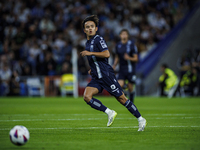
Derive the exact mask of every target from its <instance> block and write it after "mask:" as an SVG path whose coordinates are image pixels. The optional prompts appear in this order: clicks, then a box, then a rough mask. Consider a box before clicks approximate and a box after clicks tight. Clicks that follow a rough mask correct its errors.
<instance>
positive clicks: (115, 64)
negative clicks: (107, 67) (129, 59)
mask: <svg viewBox="0 0 200 150" xmlns="http://www.w3.org/2000/svg"><path fill="white" fill-rule="evenodd" d="M118 63H119V56H118V55H117V54H116V55H115V60H114V64H113V66H112V67H113V69H114V70H115V68H116V66H117V64H118Z"/></svg>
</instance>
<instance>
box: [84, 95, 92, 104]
mask: <svg viewBox="0 0 200 150" xmlns="http://www.w3.org/2000/svg"><path fill="white" fill-rule="evenodd" d="M83 99H84V101H85V102H86V103H88V102H89V101H90V100H91V99H92V96H91V95H89V94H84V95H83Z"/></svg>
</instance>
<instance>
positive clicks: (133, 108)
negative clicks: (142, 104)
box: [124, 100, 141, 118]
mask: <svg viewBox="0 0 200 150" xmlns="http://www.w3.org/2000/svg"><path fill="white" fill-rule="evenodd" d="M124 106H125V107H126V108H127V109H128V110H129V111H130V113H132V114H133V115H134V116H135V117H136V118H139V117H140V116H141V114H140V112H139V111H138V109H137V107H136V106H135V105H134V104H133V103H132V102H131V101H130V100H127V101H126V102H125V104H124Z"/></svg>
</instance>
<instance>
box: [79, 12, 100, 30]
mask: <svg viewBox="0 0 200 150" xmlns="http://www.w3.org/2000/svg"><path fill="white" fill-rule="evenodd" d="M87 21H93V22H94V23H95V25H96V27H98V25H99V18H98V17H97V15H91V16H88V17H86V18H85V19H84V20H83V22H82V27H83V29H84V28H85V23H86V22H87Z"/></svg>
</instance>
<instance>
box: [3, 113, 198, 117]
mask: <svg viewBox="0 0 200 150" xmlns="http://www.w3.org/2000/svg"><path fill="white" fill-rule="evenodd" d="M38 115H39V116H60V115H62V116H65V115H66V116H68V115H70V116H79V115H86V116H89V115H93V114H36V115H34V114H0V116H38ZM95 115H102V114H95ZM119 115H128V113H127V114H119ZM194 115H199V114H146V115H145V116H194Z"/></svg>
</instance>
